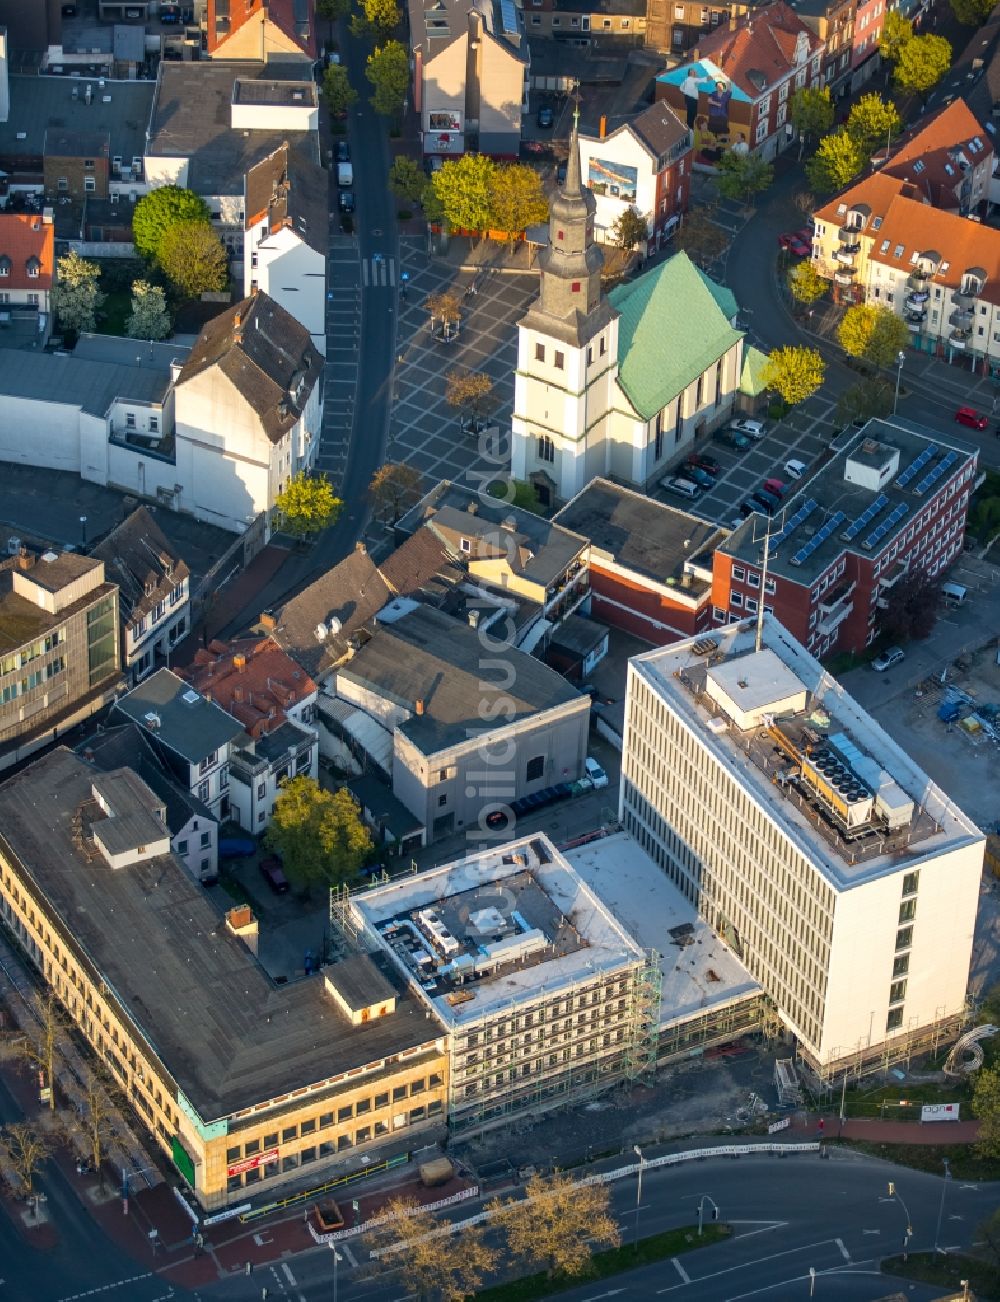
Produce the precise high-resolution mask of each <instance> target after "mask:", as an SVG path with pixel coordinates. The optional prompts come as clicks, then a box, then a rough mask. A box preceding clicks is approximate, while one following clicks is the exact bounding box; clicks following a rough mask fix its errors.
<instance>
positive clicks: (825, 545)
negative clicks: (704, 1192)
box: [712, 417, 979, 657]
mask: <svg viewBox="0 0 1000 1302" xmlns="http://www.w3.org/2000/svg"><path fill="white" fill-rule="evenodd" d="M978 457H979V452H978V449H975V448H971V447H968V446H966V445H965V444H963V443H962V442H961V441H960V440H958V439H953V438H952V437H951V436H950V435H943V434H937V433H932V432H931V431H929V430H926V429H923V428H922V427H920V426H918V425H915V424H914V423H913V422H911V421H907V420H904V419H902V418H901V417H892V418H891V419H889V420H884V421H880V420H873V421H869V422H868V424H867V425H866V426H865V428H864V430H862V431H861V432H860V433H859V434H858V435H857V436H856V437H855V438H853V439H852V440H851V441H850V443H849V444H848V446H847V447H846V448H844V449H842V450H841V451H840V452H838V453H837V455H836V456H835V457H834V458H833V459H832V460H831V461H829V462H828V463H827V464H826V465H825V466H823V467H822V468H821V469H820V470H818V471H817V473H816V474H815V475H813V476H812V477H811V478H809V479H808V480H807V481H805V482H804V483H803V486H802V487H801V488H800V489H799V490H798V491H797V492H796V493H795V495H794V496H793V497H791V498H790V499H789V500H788V502H787V505H786V506H785V509H784V511H783V512H782V514H781V515H779V516H775V518H774V520H773V521H772V522H771V538H770V545H769V549H768V564H767V575H766V579H764V587H763V592H762V591H761V582H762V578H763V575H762V569H763V564H764V536H765V533H766V531H767V521H766V520H765V519H764V517H763V516H760V515H752V516H751V517H750V518H749V520H746V521H744V523H743V524H742V525H741V526H740V527H739V528H738V529H737V530H735V531H734V533H733V534H732V535H731V536H730V537H729V538H728V539H727V540H725V541H724V542H722V543H721V544H720V545H719V546H718V548H717V549H716V552H715V559H714V565H713V578H712V606H713V610H712V619H713V623H714V624H716V625H719V624H728V623H729V622H730V621H732V620H733V619H740V618H743V617H745V616H754V615H756V614H757V612H758V608H759V603H760V602H761V601H763V602H764V609H765V611H767V612H768V613H771V614H773V615H774V616H775V618H776V619H778V620H779V621H780V622H781V623H782V624H784V626H785V627H786V628H787V629H788V631H789V632H790V633H791V634H792V635H793V636H794V637H796V638H798V639H799V641H800V642H802V643H803V645H804V646H805V647H807V649H808V650H809V651H811V652H812V654H813V655H815V656H817V657H821V656H827V655H830V654H831V653H832V652H835V651H853V652H860V651H863V650H864V648H865V647H867V646H870V645H871V643H872V642H874V641H875V639H876V637H878V634H879V612H880V610H882V609H884V608H885V603H886V601H887V599H888V593H889V591H890V589H891V588H892V587H893V585H894V584H895V583H897V582H898V581H899V579H901V578H902V576H903V575H904V574H906V573H907V572H908V571H909V570H910V569H911V568H913V567H917V568H920V569H923V570H926V571H927V573H929V574H930V575H932V576H935V577H936V576H937V575H940V574H942V573H943V571H944V570H945V569H946V568H947V567H948V565H950V564H951V563H952V561H954V560H955V558H956V557H957V556H958V555H960V553H961V551H962V547H963V543H964V538H965V522H966V516H967V514H968V508H969V496H970V494H971V492H972V484H973V480H974V479H975V475H976V466H977V463H978Z"/></svg>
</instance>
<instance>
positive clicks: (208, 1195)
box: [0, 749, 448, 1210]
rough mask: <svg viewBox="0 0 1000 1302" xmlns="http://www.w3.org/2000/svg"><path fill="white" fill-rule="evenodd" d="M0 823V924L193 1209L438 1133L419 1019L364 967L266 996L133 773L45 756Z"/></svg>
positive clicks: (370, 1158) (240, 935) (439, 1050)
mask: <svg viewBox="0 0 1000 1302" xmlns="http://www.w3.org/2000/svg"><path fill="white" fill-rule="evenodd" d="M0 827H2V828H3V832H2V835H0V912H2V915H3V918H4V920H5V921H6V922H7V924H8V925H9V926H10V927H11V929H12V930H13V932H14V934H15V935H16V936H17V938H18V940H19V942H20V943H21V945H22V946H23V947H24V949H25V950H26V952H27V953H28V955H29V956H30V958H31V959H32V960H33V962H34V963H35V965H36V966H37V968H38V970H39V973H40V974H41V976H42V977H43V978H44V980H45V981H46V982H47V984H48V985H49V987H50V988H51V989H52V990H54V991H55V993H56V995H57V997H58V998H59V1000H60V1001H61V1003H62V1004H63V1006H64V1007H65V1009H66V1011H67V1013H68V1014H69V1015H70V1016H71V1017H72V1018H73V1021H74V1022H75V1024H76V1026H77V1027H78V1029H79V1031H80V1033H81V1034H82V1035H83V1036H84V1037H85V1038H86V1039H87V1041H88V1042H89V1044H90V1045H91V1047H92V1048H93V1050H94V1052H95V1053H96V1054H97V1055H98V1056H99V1057H100V1058H101V1059H102V1061H103V1062H105V1063H106V1064H107V1066H108V1068H109V1069H110V1071H111V1072H112V1073H113V1074H114V1076H115V1078H116V1080H117V1081H118V1082H119V1084H120V1086H121V1088H122V1090H123V1092H124V1093H125V1095H126V1096H127V1097H128V1099H129V1101H130V1103H131V1104H132V1105H133V1107H134V1108H135V1110H136V1113H137V1115H139V1116H140V1118H141V1120H142V1121H143V1123H144V1125H145V1126H146V1127H147V1129H148V1130H149V1133H150V1134H151V1136H152V1137H153V1139H154V1140H155V1141H156V1142H157V1144H159V1146H160V1147H161V1148H162V1149H163V1150H164V1151H165V1152H166V1153H168V1154H169V1155H170V1156H171V1158H172V1159H173V1162H174V1165H175V1166H176V1168H177V1171H178V1172H179V1173H180V1175H181V1177H182V1178H183V1180H184V1182H185V1184H186V1185H187V1187H188V1189H189V1190H190V1193H191V1194H192V1195H193V1197H194V1199H195V1200H196V1201H197V1202H198V1203H199V1204H200V1205H201V1207H202V1208H204V1209H205V1210H214V1209H218V1208H221V1207H225V1206H226V1205H227V1204H229V1203H237V1202H239V1203H243V1202H246V1201H247V1200H248V1199H249V1198H250V1197H252V1196H253V1195H254V1194H258V1193H259V1194H261V1195H263V1196H265V1197H272V1196H273V1191H275V1190H276V1189H278V1188H280V1187H282V1186H284V1187H287V1186H288V1185H289V1184H292V1183H296V1184H299V1185H307V1186H308V1187H316V1186H318V1185H321V1184H323V1183H324V1181H326V1180H329V1179H331V1178H332V1177H333V1176H335V1175H337V1174H346V1173H349V1172H351V1171H354V1170H360V1169H362V1168H364V1167H370V1166H371V1165H372V1164H375V1163H377V1162H378V1161H380V1160H382V1159H385V1158H388V1157H390V1156H393V1155H395V1154H397V1153H400V1152H402V1151H405V1150H407V1149H409V1148H412V1147H415V1146H420V1145H422V1144H426V1143H431V1142H434V1141H435V1140H437V1139H440V1138H441V1137H442V1136H443V1134H444V1131H443V1118H444V1107H445V1100H446V1097H447V1080H446V1077H447V1069H448V1059H447V1055H446V1053H445V1051H444V1037H443V1033H442V1028H441V1025H440V1022H439V1021H438V1019H437V1017H436V1016H435V1014H434V1013H433V1010H428V1009H427V1008H425V1007H424V1006H423V1005H422V1003H421V1001H420V1000H418V999H415V998H414V997H413V996H412V995H410V994H408V993H407V991H406V988H405V983H403V982H402V981H401V980H400V979H399V976H398V974H397V973H396V972H395V970H394V968H393V965H392V964H391V963H389V962H388V961H386V959H385V958H384V957H383V956H378V955H376V956H374V957H371V956H368V955H364V954H354V955H352V956H349V957H347V958H346V959H344V960H342V961H338V962H336V963H333V964H330V965H329V966H326V967H323V968H321V970H320V971H319V972H317V973H313V974H312V975H311V976H307V977H305V978H300V979H298V980H291V981H289V982H288V983H287V984H277V983H276V982H275V981H274V980H273V979H272V977H271V976H270V975H269V974H268V972H267V970H266V969H265V967H264V966H263V965H262V963H261V962H259V961H258V959H257V956H256V955H257V947H258V942H259V923H258V922H257V920H256V919H255V918H254V916H253V914H252V912H251V910H250V909H249V908H247V907H246V906H245V905H244V906H241V907H240V908H237V909H231V910H230V911H229V912H228V913H227V914H225V915H222V914H221V913H220V912H219V911H218V909H217V908H216V906H215V904H214V903H213V902H212V901H211V899H210V898H209V896H208V895H207V894H206V893H205V891H204V890H202V888H201V887H200V886H199V885H198V884H197V883H195V882H194V881H193V880H192V879H191V876H190V874H189V873H188V872H187V870H186V869H185V868H184V866H183V865H182V864H181V863H180V861H179V860H178V859H177V858H176V857H175V856H174V855H173V854H171V852H170V841H169V836H170V834H169V831H168V829H167V826H166V822H165V813H164V806H163V802H162V801H161V800H160V799H159V797H157V796H156V795H154V793H153V792H152V791H151V790H150V788H149V787H148V786H147V785H146V784H145V783H144V782H143V781H142V780H141V779H140V778H138V777H137V776H136V775H135V774H134V773H133V772H132V771H131V770H130V769H116V770H113V771H111V772H107V773H102V772H99V771H97V770H95V769H94V768H93V767H92V766H91V765H89V764H87V763H86V762H85V761H84V760H83V759H82V758H80V757H79V756H77V755H74V754H73V753H72V752H70V751H67V750H63V749H59V750H55V751H53V752H52V753H50V754H49V755H47V756H45V758H44V759H41V760H39V761H38V762H37V763H36V764H34V765H32V766H31V768H29V769H26V770H25V771H24V772H23V773H21V774H19V775H18V776H17V777H15V778H12V779H11V780H10V781H9V782H7V783H5V784H4V785H3V786H2V787H0ZM182 1188H183V1186H182Z"/></svg>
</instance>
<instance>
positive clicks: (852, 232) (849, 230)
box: [837, 222, 861, 244]
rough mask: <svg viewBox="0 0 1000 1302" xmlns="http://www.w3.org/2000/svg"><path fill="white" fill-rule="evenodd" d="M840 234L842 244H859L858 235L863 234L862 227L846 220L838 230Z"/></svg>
mask: <svg viewBox="0 0 1000 1302" xmlns="http://www.w3.org/2000/svg"><path fill="white" fill-rule="evenodd" d="M837 234H838V235H839V236H840V242H841V244H857V243H859V240H858V236H859V235H860V234H861V227H860V226H859V225H857V224H856V223H853V222H845V223H844V225H843V226H841V228H840V230H839V231H838V232H837Z"/></svg>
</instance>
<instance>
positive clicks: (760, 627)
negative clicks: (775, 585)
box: [753, 519, 771, 651]
mask: <svg viewBox="0 0 1000 1302" xmlns="http://www.w3.org/2000/svg"><path fill="white" fill-rule="evenodd" d="M770 555H771V521H770V519H769V520H768V522H767V532H766V533H765V534H764V555H763V557H762V559H761V565H760V597H759V598H758V600H757V635H756V637H755V638H754V644H753V649H754V650H755V651H759V650H760V649H761V646H762V645H763V643H764V594H765V593H766V592H767V563H768V560H769V559H770Z"/></svg>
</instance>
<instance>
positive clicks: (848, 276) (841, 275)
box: [833, 267, 857, 285]
mask: <svg viewBox="0 0 1000 1302" xmlns="http://www.w3.org/2000/svg"><path fill="white" fill-rule="evenodd" d="M856 276H857V272H856V271H855V270H854V268H853V267H852V268H851V269H850V270H845V269H841V270H840V271H835V272H834V273H833V279H834V281H835V282H836V283H837V284H838V285H853V284H854V281H855V278H856Z"/></svg>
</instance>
